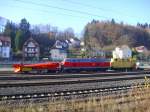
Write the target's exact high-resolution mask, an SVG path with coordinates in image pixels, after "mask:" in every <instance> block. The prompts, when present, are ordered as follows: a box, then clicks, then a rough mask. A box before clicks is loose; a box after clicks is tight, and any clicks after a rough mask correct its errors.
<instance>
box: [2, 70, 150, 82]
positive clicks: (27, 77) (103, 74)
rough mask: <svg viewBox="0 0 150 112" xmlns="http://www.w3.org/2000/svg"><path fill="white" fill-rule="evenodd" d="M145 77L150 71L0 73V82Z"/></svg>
mask: <svg viewBox="0 0 150 112" xmlns="http://www.w3.org/2000/svg"><path fill="white" fill-rule="evenodd" d="M141 74H143V75H145V74H150V71H136V72H99V73H88V74H87V73H84V74H83V73H82V74H78V73H72V74H71V73H70V74H69V73H66V74H50V75H40V74H37V75H33V74H26V75H23V74H11V75H8V74H7V75H6V74H3V73H0V80H34V79H63V78H85V77H86V78H92V77H110V76H113V77H115V76H125V75H141Z"/></svg>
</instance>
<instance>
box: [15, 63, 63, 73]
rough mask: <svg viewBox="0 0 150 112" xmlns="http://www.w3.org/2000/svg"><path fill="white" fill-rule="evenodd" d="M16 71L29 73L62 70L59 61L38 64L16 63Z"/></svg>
mask: <svg viewBox="0 0 150 112" xmlns="http://www.w3.org/2000/svg"><path fill="white" fill-rule="evenodd" d="M13 67H14V72H21V73H29V72H39V73H43V72H56V71H60V63H59V62H44V63H36V64H14V65H13Z"/></svg>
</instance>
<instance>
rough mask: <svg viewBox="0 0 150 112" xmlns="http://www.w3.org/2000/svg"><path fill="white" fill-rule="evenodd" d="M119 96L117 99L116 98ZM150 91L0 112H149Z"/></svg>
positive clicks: (3, 107) (0, 108) (1, 110)
mask: <svg viewBox="0 0 150 112" xmlns="http://www.w3.org/2000/svg"><path fill="white" fill-rule="evenodd" d="M118 96H119V97H118ZM149 111H150V89H149V87H148V86H147V85H146V86H144V87H142V86H141V87H140V88H134V89H132V90H131V91H129V92H128V93H127V94H118V95H109V96H100V97H91V98H88V99H72V100H63V99H62V100H59V101H50V102H49V103H47V104H34V103H31V104H28V105H26V106H19V105H18V106H17V105H16V107H9V106H8V105H1V106H0V112H149Z"/></svg>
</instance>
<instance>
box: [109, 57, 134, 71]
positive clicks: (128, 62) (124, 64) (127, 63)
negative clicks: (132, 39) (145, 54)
mask: <svg viewBox="0 0 150 112" xmlns="http://www.w3.org/2000/svg"><path fill="white" fill-rule="evenodd" d="M111 69H113V70H121V71H123V70H134V69H136V60H135V59H133V58H128V59H111Z"/></svg>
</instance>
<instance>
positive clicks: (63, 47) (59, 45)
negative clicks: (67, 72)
mask: <svg viewBox="0 0 150 112" xmlns="http://www.w3.org/2000/svg"><path fill="white" fill-rule="evenodd" d="M68 47H69V45H68V43H67V42H66V41H65V40H56V42H55V44H54V46H53V47H52V48H51V50H50V54H51V55H50V58H51V59H52V60H54V61H62V60H63V59H65V58H67V50H68Z"/></svg>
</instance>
